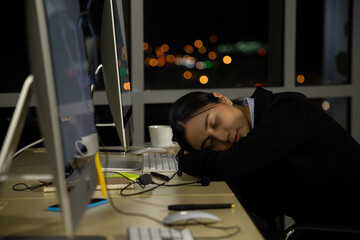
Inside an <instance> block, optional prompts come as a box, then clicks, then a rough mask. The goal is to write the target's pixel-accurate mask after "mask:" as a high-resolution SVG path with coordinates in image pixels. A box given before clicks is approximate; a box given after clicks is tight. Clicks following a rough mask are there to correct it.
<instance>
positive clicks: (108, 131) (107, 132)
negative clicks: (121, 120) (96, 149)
mask: <svg viewBox="0 0 360 240" xmlns="http://www.w3.org/2000/svg"><path fill="white" fill-rule="evenodd" d="M94 115H95V123H96V124H105V123H113V122H114V120H113V118H112V115H111V112H110V108H109V105H96V106H95V113H94ZM97 131H98V134H99V138H100V146H122V144H121V142H120V138H119V135H118V133H117V131H116V129H115V127H112V126H110V127H108V126H106V127H97Z"/></svg>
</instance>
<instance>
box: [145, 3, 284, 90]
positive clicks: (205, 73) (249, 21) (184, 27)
mask: <svg viewBox="0 0 360 240" xmlns="http://www.w3.org/2000/svg"><path fill="white" fill-rule="evenodd" d="M272 5H275V9H277V11H269V8H270V6H272ZM282 7H283V1H282V0H279V1H260V0H254V1H233V0H223V1H221V3H220V2H219V1H213V0H206V1H205V0H203V1H193V0H183V1H168V0H153V1H144V29H145V37H144V38H145V42H144V58H145V59H144V65H145V89H179V88H182V89H188V88H233V87H252V86H279V85H281V84H282V76H281V67H282V47H279V46H282V14H283V12H282ZM273 9H274V6H273ZM270 16H272V17H270Z"/></svg>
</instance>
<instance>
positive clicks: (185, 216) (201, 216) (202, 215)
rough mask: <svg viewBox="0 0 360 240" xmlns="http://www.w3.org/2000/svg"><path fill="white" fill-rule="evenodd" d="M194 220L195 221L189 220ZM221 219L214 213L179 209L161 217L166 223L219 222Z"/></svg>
mask: <svg viewBox="0 0 360 240" xmlns="http://www.w3.org/2000/svg"><path fill="white" fill-rule="evenodd" d="M191 220H195V221H191ZM220 221H221V219H220V218H219V217H217V216H215V215H214V214H211V213H207V212H202V211H181V212H178V213H174V214H171V215H169V216H167V217H165V218H164V219H163V223H164V224H166V225H176V224H184V223H197V222H199V223H213V222H220Z"/></svg>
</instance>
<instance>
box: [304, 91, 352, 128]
mask: <svg viewBox="0 0 360 240" xmlns="http://www.w3.org/2000/svg"><path fill="white" fill-rule="evenodd" d="M311 102H312V103H313V104H314V105H315V106H316V107H318V108H319V109H322V110H323V111H325V112H326V113H327V114H329V116H330V117H332V118H333V119H334V120H335V121H336V122H337V123H339V124H340V125H341V126H342V127H343V128H344V129H345V130H346V131H348V132H350V98H314V99H311Z"/></svg>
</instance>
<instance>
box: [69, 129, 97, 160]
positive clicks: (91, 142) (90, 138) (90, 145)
mask: <svg viewBox="0 0 360 240" xmlns="http://www.w3.org/2000/svg"><path fill="white" fill-rule="evenodd" d="M81 145H83V146H85V147H86V149H87V151H86V152H83V151H82V149H81ZM75 147H76V149H77V150H78V153H79V155H81V156H93V155H95V154H96V152H97V151H98V149H99V138H98V134H97V133H92V134H90V135H87V136H84V137H82V138H81V140H76V141H75Z"/></svg>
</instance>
